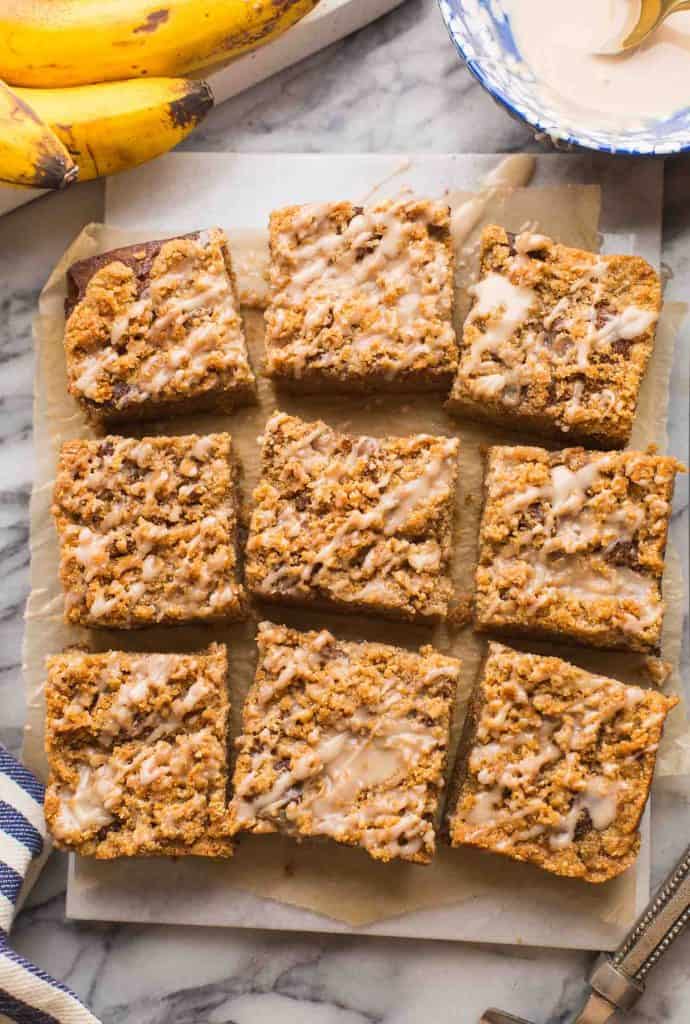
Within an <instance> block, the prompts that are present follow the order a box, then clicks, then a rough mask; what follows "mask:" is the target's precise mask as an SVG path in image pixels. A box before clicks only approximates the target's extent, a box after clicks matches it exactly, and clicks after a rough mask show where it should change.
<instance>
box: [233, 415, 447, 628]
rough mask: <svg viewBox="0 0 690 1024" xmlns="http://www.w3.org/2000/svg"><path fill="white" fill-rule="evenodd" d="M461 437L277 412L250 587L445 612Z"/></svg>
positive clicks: (260, 494) (426, 614) (408, 611)
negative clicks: (346, 430) (359, 432)
mask: <svg viewBox="0 0 690 1024" xmlns="http://www.w3.org/2000/svg"><path fill="white" fill-rule="evenodd" d="M458 447H459V442H458V441H457V439H456V438H449V437H431V436H429V435H427V434H417V435H413V436H411V437H388V438H374V437H364V436H361V437H354V436H351V435H348V434H340V433H337V432H336V431H334V430H332V429H331V428H330V427H328V426H327V425H326V424H325V423H322V422H316V423H305V422H304V421H303V420H300V419H297V418H296V417H294V416H288V415H286V414H285V413H276V414H275V415H274V416H273V417H272V418H271V419H270V420H269V422H268V423H267V424H266V428H265V431H264V436H263V447H262V476H261V481H260V483H259V485H258V487H257V488H256V489H255V491H254V510H253V513H252V517H251V524H250V531H249V540H248V542H247V554H246V565H245V571H246V580H247V586H248V587H249V589H250V590H251V592H252V593H253V594H254V595H255V596H256V597H259V598H263V599H265V600H270V601H283V602H292V603H300V604H316V605H319V606H327V607H331V608H335V609H337V610H342V611H374V612H378V613H380V614H382V615H387V616H392V617H394V618H405V619H428V620H438V619H442V618H444V617H445V616H446V614H447V612H448V601H449V598H450V596H451V593H452V584H451V581H450V579H449V578H448V576H447V566H448V560H449V557H450V551H451V543H452V522H453V510H454V505H455V482H456V476H457V455H458Z"/></svg>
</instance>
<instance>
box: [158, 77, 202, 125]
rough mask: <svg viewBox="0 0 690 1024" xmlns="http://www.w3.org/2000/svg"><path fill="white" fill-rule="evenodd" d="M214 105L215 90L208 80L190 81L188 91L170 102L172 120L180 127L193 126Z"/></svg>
mask: <svg viewBox="0 0 690 1024" xmlns="http://www.w3.org/2000/svg"><path fill="white" fill-rule="evenodd" d="M212 106H213V91H212V89H211V86H210V85H209V84H208V82H193V83H192V82H190V88H189V91H188V92H185V93H184V94H183V95H182V96H180V97H179V99H176V100H171V101H170V103H169V104H168V110H169V112H170V120H171V122H172V123H173V124H174V125H176V126H177V127H178V128H193V127H194V126H195V125H197V124H199V123H200V122H201V121H203V119H204V118H205V117H206V115H207V114H208V112H209V110H210V109H211V107H212Z"/></svg>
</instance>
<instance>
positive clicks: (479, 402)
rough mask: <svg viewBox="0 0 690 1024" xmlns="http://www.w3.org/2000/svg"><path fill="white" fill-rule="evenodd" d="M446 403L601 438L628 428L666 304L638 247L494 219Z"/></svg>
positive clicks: (617, 437) (622, 440)
mask: <svg viewBox="0 0 690 1024" xmlns="http://www.w3.org/2000/svg"><path fill="white" fill-rule="evenodd" d="M473 292H474V305H473V307H472V309H471V311H470V314H469V316H468V318H467V320H466V322H465V327H464V331H463V338H462V342H461V348H460V365H459V369H458V374H457V377H456V379H455V383H454V385H453V390H452V392H451V396H450V399H449V402H448V407H449V409H450V410H451V411H454V412H458V413H460V414H464V415H467V416H470V417H472V418H480V419H490V420H494V421H497V422H499V423H501V424H502V425H504V426H513V427H516V428H525V429H528V430H534V431H538V432H539V433H541V434H546V435H548V436H551V437H561V438H562V437H564V436H565V437H567V438H568V439H570V440H572V441H580V442H582V443H583V444H595V445H597V446H599V447H601V448H619V447H623V446H624V445H625V444H627V442H628V440H629V438H630V431H631V429H632V423H633V418H634V415H635V409H636V406H637V397H638V393H639V390H640V384H641V382H642V378H643V376H644V373H645V370H646V368H647V363H648V362H649V357H650V355H651V352H652V348H653V345H654V334H655V330H656V323H657V320H658V317H659V310H660V307H661V283H660V281H659V275H658V274H657V273H656V271H654V270H653V269H652V267H650V266H649V264H648V263H646V262H645V261H644V260H643V259H640V257H638V256H599V255H597V254H596V253H591V252H584V251H582V250H580V249H569V248H567V247H566V246H564V245H559V244H558V243H556V242H553V241H552V240H551V239H550V238H546V237H545V236H544V235H536V234H532V233H530V232H523V233H522V234H519V235H517V236H515V235H511V234H509V233H508V232H507V231H505V230H504V229H503V228H501V227H497V226H495V225H491V226H489V227H487V228H486V229H485V230H484V233H483V235H482V242H481V257H480V279H479V281H478V283H477V284H476V285H475V286H474V288H473Z"/></svg>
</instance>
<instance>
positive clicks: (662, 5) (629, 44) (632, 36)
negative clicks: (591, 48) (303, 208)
mask: <svg viewBox="0 0 690 1024" xmlns="http://www.w3.org/2000/svg"><path fill="white" fill-rule="evenodd" d="M639 3H640V7H639V14H638V16H637V20H636V21H634V22H633V27H632V29H631V30H630V31H629V32H628V34H627V35H626V36H625V37H624V38H623V39H622V40H621V39H616V40H613V41H611V43H609V44H608V46H606V48H605V49H602V50H600V51H599V52H600V53H602V54H606V55H611V54H616V53H627V52H628V51H629V50H634V49H635V48H636V47H637V46H640V45H641V44H642V43H644V42H645V41H646V40H647V39H648V38H649V36H650V35H651V34H652V32H654V31H656V29H657V28H658V27H659V25H661V24H662V23H663V22H664V21H666V19H667V18H668V17H670V15H672V14H676V13H677V12H678V11H690V0H639Z"/></svg>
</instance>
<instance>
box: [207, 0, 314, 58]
mask: <svg viewBox="0 0 690 1024" xmlns="http://www.w3.org/2000/svg"><path fill="white" fill-rule="evenodd" d="M317 3H318V0H312V3H311V4H309V5H308V6H309V8H310V9H311V8H314V7H316V5H317ZM298 6H304V0H272V7H273V8H274V12H273V14H272V15H271V17H270V18H269V19H268V20H267V21H265V22H263V23H262V24H261V25H259V26H256V27H254V28H242V29H238V30H237V31H235V32H231V33H230V35H228V36H226V37H225V39H224V41H223V44H222V46H221V47H219V51H218V54H217V56H220V55H221V53H222V51H230V52H232V51H234V50H246V49H249V48H250V47H254V46H257V45H259V44H260V43H262V42H263V40H264V38H266V37H268V36H270V35H272V33H273V32H274V30H275V29H276V27H277V26H278V25H279V24H280V22H281V21H282V20H283V19H284V17H285V15H286V14H288V13H289V11H290V10H291V8H293V7H298ZM305 13H306V12H305Z"/></svg>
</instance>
